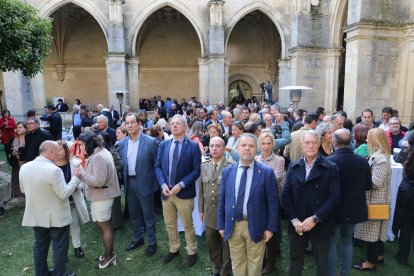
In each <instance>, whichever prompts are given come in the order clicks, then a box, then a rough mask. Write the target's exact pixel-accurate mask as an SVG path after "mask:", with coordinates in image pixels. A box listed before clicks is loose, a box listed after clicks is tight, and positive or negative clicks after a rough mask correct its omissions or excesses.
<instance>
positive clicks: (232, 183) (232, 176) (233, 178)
mask: <svg viewBox="0 0 414 276" xmlns="http://www.w3.org/2000/svg"><path fill="white" fill-rule="evenodd" d="M232 166H234V167H233V169H231V170H230V172H229V180H230V181H227V183H229V187H226V188H229V190H230V193H229V194H230V195H234V196H233V198H232V199H231V200H232V201H231V205H233V204H235V203H236V200H235V199H236V175H237V170H238V163H235V164H233V165H232Z"/></svg>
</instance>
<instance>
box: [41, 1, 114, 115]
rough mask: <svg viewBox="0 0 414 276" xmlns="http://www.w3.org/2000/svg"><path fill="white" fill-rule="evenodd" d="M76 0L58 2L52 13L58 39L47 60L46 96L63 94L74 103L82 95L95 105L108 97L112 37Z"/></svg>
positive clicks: (103, 101) (82, 98)
mask: <svg viewBox="0 0 414 276" xmlns="http://www.w3.org/2000/svg"><path fill="white" fill-rule="evenodd" d="M61 2H62V1H61ZM74 2H76V1H64V3H63V4H62V5H56V6H55V7H56V9H54V10H53V12H52V13H50V15H49V16H50V17H51V18H52V19H53V37H54V41H53V46H52V49H51V52H50V55H49V57H48V58H47V59H46V61H45V69H44V73H43V77H44V98H45V101H46V102H53V100H56V98H58V97H62V98H64V99H65V101H66V102H67V103H68V104H70V105H72V104H73V103H74V101H75V99H77V98H79V99H80V100H81V101H82V103H85V104H87V105H89V106H90V107H91V108H95V107H96V105H97V104H98V103H104V104H106V103H107V100H108V99H107V91H108V86H107V81H106V77H107V71H106V64H105V57H106V56H107V54H108V39H107V35H106V33H105V29H103V28H102V25H101V24H100V23H99V22H98V21H97V20H96V18H95V17H94V16H93V15H92V14H91V13H90V12H89V11H87V10H85V9H84V8H83V7H81V6H78V5H77V4H76V3H74ZM85 3H86V2H85Z"/></svg>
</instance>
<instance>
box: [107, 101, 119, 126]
mask: <svg viewBox="0 0 414 276" xmlns="http://www.w3.org/2000/svg"><path fill="white" fill-rule="evenodd" d="M109 111H110V112H111V115H112V126H113V127H114V128H115V127H117V126H118V121H119V112H118V111H117V110H115V109H114V105H113V104H111V105H110V106H109Z"/></svg>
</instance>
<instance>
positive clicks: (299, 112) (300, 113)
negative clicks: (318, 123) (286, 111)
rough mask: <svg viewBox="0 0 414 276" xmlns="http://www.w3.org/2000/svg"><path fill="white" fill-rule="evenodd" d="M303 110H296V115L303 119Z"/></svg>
mask: <svg viewBox="0 0 414 276" xmlns="http://www.w3.org/2000/svg"><path fill="white" fill-rule="evenodd" d="M303 111H304V110H303V109H302V108H298V109H296V110H295V113H296V115H298V116H299V117H301V118H302V117H303Z"/></svg>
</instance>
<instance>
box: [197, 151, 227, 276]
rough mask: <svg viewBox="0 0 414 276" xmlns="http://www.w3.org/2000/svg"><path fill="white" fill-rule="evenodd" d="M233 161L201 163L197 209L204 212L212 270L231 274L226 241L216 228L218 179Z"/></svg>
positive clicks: (215, 272) (222, 273)
mask: <svg viewBox="0 0 414 276" xmlns="http://www.w3.org/2000/svg"><path fill="white" fill-rule="evenodd" d="M233 163H234V162H232V161H229V160H227V159H226V158H224V159H223V160H222V161H221V162H220V163H219V164H218V165H216V164H215V163H214V161H213V159H211V160H208V161H205V162H203V163H202V164H201V181H200V195H199V200H198V210H199V212H200V213H204V223H205V225H206V230H205V231H206V232H205V233H206V240H207V246H208V251H209V255H210V260H211V262H212V263H213V269H212V272H213V273H214V274H220V275H230V274H231V261H230V251H229V246H228V243H227V242H224V241H223V238H222V237H221V235H220V233H219V231H218V230H216V226H217V207H218V200H219V193H220V179H221V173H222V171H223V169H224V168H225V167H227V166H228V165H231V164H233ZM215 166H216V168H215Z"/></svg>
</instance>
